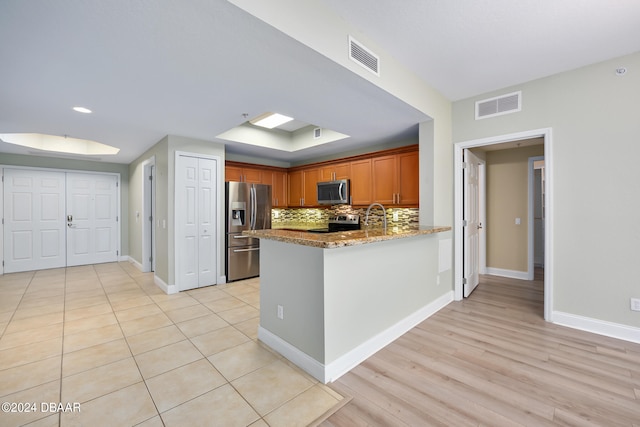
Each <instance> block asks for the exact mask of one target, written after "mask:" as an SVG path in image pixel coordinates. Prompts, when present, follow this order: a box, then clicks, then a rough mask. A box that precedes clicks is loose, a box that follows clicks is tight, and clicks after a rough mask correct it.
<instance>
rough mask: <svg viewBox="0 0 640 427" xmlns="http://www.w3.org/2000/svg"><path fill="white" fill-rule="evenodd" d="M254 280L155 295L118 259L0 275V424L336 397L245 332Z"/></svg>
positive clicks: (304, 409)
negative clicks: (108, 262)
mask: <svg viewBox="0 0 640 427" xmlns="http://www.w3.org/2000/svg"><path fill="white" fill-rule="evenodd" d="M259 289H260V284H259V280H258V279H250V280H245V281H241V282H235V283H231V284H225V285H218V286H211V287H207V288H201V289H196V290H192V291H188V292H181V293H179V294H177V295H166V294H164V293H163V292H162V291H161V290H160V289H159V288H158V287H157V286H156V285H155V284H154V283H153V276H152V275H151V274H148V273H147V274H145V273H140V272H139V271H138V270H137V269H136V268H135V267H134V266H133V265H131V264H129V263H111V264H98V265H89V266H82V267H71V268H63V269H55V270H42V271H36V272H25V273H13V274H5V275H4V276H0V402H7V403H9V406H8V407H6V406H4V405H6V404H3V408H2V409H3V410H2V411H1V412H0V426H2V427H9V426H20V425H29V426H118V427H121V426H133V425H140V426H145V427H146V426H148V427H152V426H171V427H173V426H225V427H226V426H248V425H251V426H266V425H269V426H296V425H298V426H305V425H309V424H310V423H313V422H314V421H315V420H317V419H318V418H319V417H322V416H323V415H324V414H327V413H330V412H331V411H332V410H335V409H336V408H337V407H339V406H340V405H341V404H343V403H344V402H345V400H344V399H343V397H342V396H341V395H339V394H338V393H336V392H335V391H333V390H332V389H330V388H329V387H327V386H325V385H323V384H321V383H319V382H318V381H316V380H315V379H313V378H312V377H310V376H309V375H307V374H306V373H304V372H302V371H300V370H299V369H298V368H296V367H295V366H293V365H291V364H289V363H288V362H287V361H286V360H285V359H283V358H281V357H280V356H279V355H277V354H276V353H274V352H272V351H270V350H269V349H267V348H266V347H264V346H263V345H262V344H260V343H259V342H258V341H257V328H258V322H259V314H260V305H259V304H260V303H259V301H260V298H259ZM50 404H53V408H52V407H51V405H50ZM60 404H62V409H65V410H66V411H63V412H55V410H56V409H60V406H59V405H60ZM67 404H68V406H67ZM78 404H79V409H80V410H79V411H78V410H77V408H78ZM74 405H75V406H74ZM7 409H9V412H6V410H7ZM11 410H16V411H17V410H19V411H20V412H11Z"/></svg>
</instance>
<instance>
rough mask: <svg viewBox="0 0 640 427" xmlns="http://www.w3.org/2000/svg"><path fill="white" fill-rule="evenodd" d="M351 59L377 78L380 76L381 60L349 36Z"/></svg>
mask: <svg viewBox="0 0 640 427" xmlns="http://www.w3.org/2000/svg"><path fill="white" fill-rule="evenodd" d="M349 58H351V60H352V61H355V62H357V63H358V64H360V65H361V66H363V67H364V68H366V69H367V70H369V71H371V72H372V73H373V74H375V75H376V76H380V58H378V55H376V54H374V53H373V52H371V51H370V50H369V49H367V48H366V47H364V46H363V45H362V44H361V43H360V42H358V41H357V40H355V39H354V38H353V37H351V36H349Z"/></svg>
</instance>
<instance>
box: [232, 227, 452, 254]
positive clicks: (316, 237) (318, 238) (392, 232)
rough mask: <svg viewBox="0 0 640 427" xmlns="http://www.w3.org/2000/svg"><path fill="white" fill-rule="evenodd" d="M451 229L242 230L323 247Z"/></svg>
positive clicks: (257, 234) (358, 243)
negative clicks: (322, 231)
mask: <svg viewBox="0 0 640 427" xmlns="http://www.w3.org/2000/svg"><path fill="white" fill-rule="evenodd" d="M449 230H451V227H449V226H427V225H421V226H415V227H410V228H400V227H397V228H396V227H389V228H387V231H386V232H385V231H384V229H382V228H371V229H361V230H353V231H337V232H335V233H309V232H307V231H296V230H291V229H289V230H283V229H269V230H255V231H243V232H242V234H243V235H245V236H250V237H256V238H259V239H268V240H276V241H279V242H284V243H292V244H295V245H304V246H313V247H316V248H323V249H334V248H341V247H344V246H356V245H363V244H367V243H374V242H382V241H385V240H395V239H404V238H407V237H413V236H421V235H425V234H435V233H442V232H444V231H449Z"/></svg>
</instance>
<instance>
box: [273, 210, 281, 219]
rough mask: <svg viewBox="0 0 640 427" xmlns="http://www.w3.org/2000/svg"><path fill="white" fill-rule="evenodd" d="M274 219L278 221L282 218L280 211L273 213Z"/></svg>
mask: <svg viewBox="0 0 640 427" xmlns="http://www.w3.org/2000/svg"><path fill="white" fill-rule="evenodd" d="M273 217H274V218H276V219H277V218H280V211H279V210H274V211H273Z"/></svg>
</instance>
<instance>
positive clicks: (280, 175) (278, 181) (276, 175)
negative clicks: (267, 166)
mask: <svg viewBox="0 0 640 427" xmlns="http://www.w3.org/2000/svg"><path fill="white" fill-rule="evenodd" d="M265 173H266V172H265ZM262 178H263V180H264V174H263V176H262ZM271 197H272V199H273V200H272V202H271V203H272V206H273V207H274V208H281V207H287V174H286V172H278V171H273V172H271Z"/></svg>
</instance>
